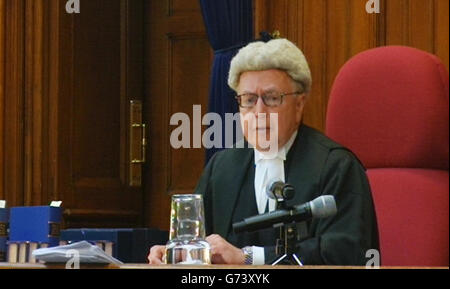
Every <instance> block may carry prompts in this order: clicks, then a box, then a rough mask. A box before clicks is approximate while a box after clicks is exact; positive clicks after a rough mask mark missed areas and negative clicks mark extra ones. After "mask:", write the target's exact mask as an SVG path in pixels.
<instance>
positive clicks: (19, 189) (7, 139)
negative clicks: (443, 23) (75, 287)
mask: <svg viewBox="0 0 450 289" xmlns="http://www.w3.org/2000/svg"><path fill="white" fill-rule="evenodd" d="M24 9H25V7H24V3H23V1H6V3H5V11H6V13H5V24H6V25H5V34H4V35H5V43H4V44H5V46H4V49H5V50H4V51H5V53H4V57H5V62H4V71H5V75H4V76H5V77H4V84H5V86H4V89H5V96H6V97H5V98H4V110H3V112H4V120H5V122H4V133H3V137H4V139H3V145H4V157H3V158H4V159H3V161H4V162H3V164H2V165H3V166H4V192H5V198H6V200H7V201H8V204H9V206H18V205H23V203H24V186H23V185H24V179H23V176H24V164H23V160H24V143H23V141H24V123H23V122H24V89H23V81H24V31H25V28H24V21H25V20H24Z"/></svg>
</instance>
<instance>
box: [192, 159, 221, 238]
mask: <svg viewBox="0 0 450 289" xmlns="http://www.w3.org/2000/svg"><path fill="white" fill-rule="evenodd" d="M216 156H217V153H216V154H214V155H213V156H212V157H211V159H210V160H209V162H208V164H207V165H206V167H205V169H204V170H203V173H202V175H201V176H200V179H199V181H198V183H197V187H196V188H195V190H194V194H200V195H202V196H203V206H204V210H205V232H206V236H208V235H210V234H212V233H213V229H212V224H213V213H212V209H213V208H212V196H211V188H210V180H211V174H212V171H213V167H214V161H215V159H216Z"/></svg>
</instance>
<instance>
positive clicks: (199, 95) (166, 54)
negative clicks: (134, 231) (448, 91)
mask: <svg viewBox="0 0 450 289" xmlns="http://www.w3.org/2000/svg"><path fill="white" fill-rule="evenodd" d="M80 1H81V14H80V15H69V14H67V13H66V11H65V4H66V2H67V1H66V0H0V199H6V200H7V201H8V205H9V206H17V205H42V204H48V202H49V201H50V200H53V199H62V200H63V201H64V204H65V208H66V211H65V217H66V220H68V221H69V225H73V226H135V225H142V224H144V225H151V226H159V227H162V228H167V223H168V214H169V200H170V194H173V193H180V192H181V193H185V192H190V191H192V189H193V188H194V186H195V184H196V182H197V179H198V177H199V175H200V173H201V170H202V168H203V165H204V163H203V159H204V151H203V150H201V149H195V150H190V151H189V150H183V151H175V150H171V149H170V147H169V146H168V142H169V140H168V139H167V138H168V136H169V135H170V133H169V130H171V129H173V128H174V127H171V126H170V125H169V123H168V121H169V119H170V114H172V113H175V112H185V113H187V114H188V115H190V116H191V115H192V105H194V104H202V107H204V108H205V107H206V106H207V97H208V85H209V71H210V66H211V58H212V53H211V49H210V46H209V43H208V41H207V37H206V33H205V29H204V27H203V22H202V19H201V13H200V7H199V2H198V0H80ZM217 1H220V0H217ZM366 2H367V1H366V0H254V3H255V5H254V8H255V35H258V33H259V32H260V31H263V30H266V31H273V30H279V31H280V32H281V35H282V36H283V37H287V38H288V39H290V40H292V41H293V42H295V43H297V44H298V46H299V47H300V48H301V49H302V50H303V51H304V53H305V55H306V57H307V59H308V61H309V63H310V66H311V70H312V75H313V88H312V95H311V97H310V100H309V103H308V106H307V109H306V111H305V122H306V123H308V124H310V125H312V126H313V127H316V128H318V129H319V130H322V131H323V130H324V126H325V117H326V109H327V102H328V95H329V92H330V89H331V86H332V83H333V81H334V78H335V77H336V75H337V73H338V71H339V69H340V68H341V67H342V65H343V64H344V63H345V62H346V61H347V60H348V59H350V58H351V57H352V56H353V55H355V54H357V53H358V52H361V51H363V50H366V49H370V48H373V47H377V46H383V45H394V44H400V45H408V46H413V47H417V48H419V49H423V50H426V51H429V52H431V53H434V54H436V55H437V56H439V57H440V58H441V59H442V61H443V62H444V63H445V65H446V66H447V69H448V65H449V63H448V62H449V46H448V43H449V41H448V32H449V31H448V30H449V20H448V19H449V1H448V0H380V4H381V5H380V6H381V11H380V12H381V13H379V14H368V13H367V12H366V9H365V5H366ZM186 56H188V57H186ZM131 99H138V100H143V102H144V108H143V111H144V115H143V117H144V119H145V120H146V121H147V122H148V132H147V134H148V136H149V152H148V156H149V163H147V164H146V165H145V166H144V176H145V179H144V181H143V182H144V186H145V187H144V188H131V187H129V186H127V179H128V177H129V176H128V173H127V172H128V170H127V165H128V162H129V161H130V160H128V159H127V158H128V154H127V148H128V146H129V144H128V140H127V137H128V133H129V132H128V131H127V128H126V126H127V121H128V118H127V111H128V103H129V101H130V100H131ZM202 113H205V111H202Z"/></svg>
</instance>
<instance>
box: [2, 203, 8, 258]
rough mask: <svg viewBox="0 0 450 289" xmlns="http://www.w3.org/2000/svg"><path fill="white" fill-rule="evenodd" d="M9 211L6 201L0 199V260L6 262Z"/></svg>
mask: <svg viewBox="0 0 450 289" xmlns="http://www.w3.org/2000/svg"><path fill="white" fill-rule="evenodd" d="M8 220H9V211H8V208H6V202H5V201H3V200H0V262H6V251H7V250H6V249H7V248H6V245H7V241H8Z"/></svg>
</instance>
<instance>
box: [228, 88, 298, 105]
mask: <svg viewBox="0 0 450 289" xmlns="http://www.w3.org/2000/svg"><path fill="white" fill-rule="evenodd" d="M295 94H302V92H301V91H296V92H291V93H279V92H275V91H270V92H266V93H264V94H263V95H261V98H262V100H263V103H264V105H265V106H268V107H277V106H280V105H281V104H282V103H283V98H284V97H285V96H287V95H295ZM235 98H236V100H237V102H238V104H239V106H240V107H241V108H252V107H254V106H255V105H256V103H257V102H258V98H259V95H257V94H256V93H243V94H240V95H237V96H236V97H235Z"/></svg>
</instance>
